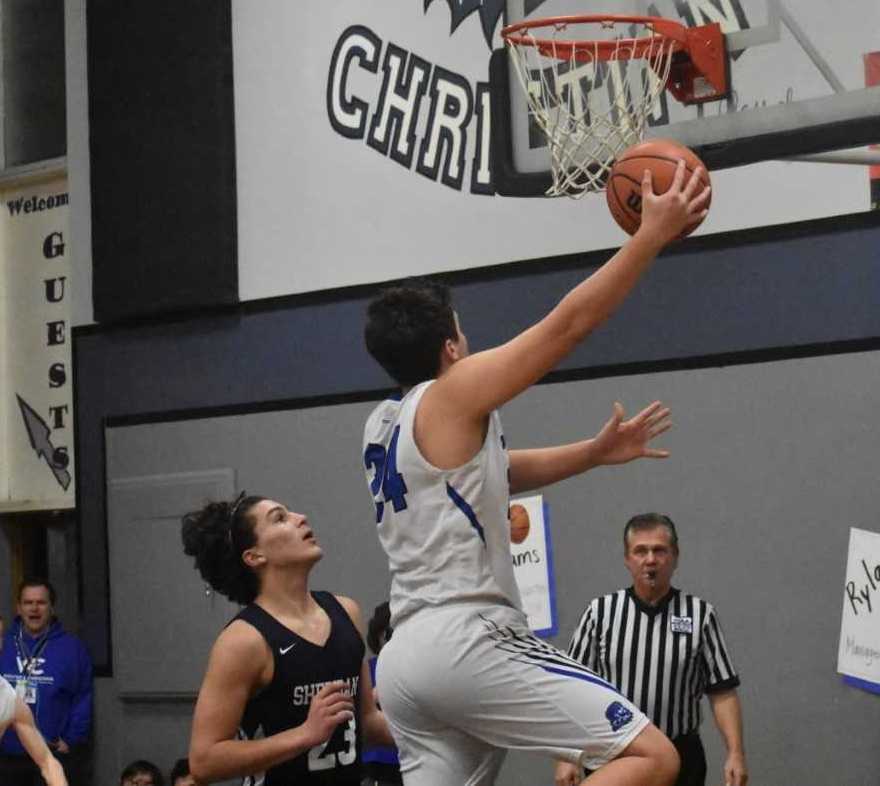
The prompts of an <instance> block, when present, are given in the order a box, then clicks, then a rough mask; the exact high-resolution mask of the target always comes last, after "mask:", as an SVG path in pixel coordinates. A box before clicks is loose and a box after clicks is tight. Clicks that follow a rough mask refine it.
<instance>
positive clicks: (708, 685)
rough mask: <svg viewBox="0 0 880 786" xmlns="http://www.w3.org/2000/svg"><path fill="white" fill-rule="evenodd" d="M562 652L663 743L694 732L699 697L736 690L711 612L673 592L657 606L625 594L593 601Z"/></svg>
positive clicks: (706, 606)
mask: <svg viewBox="0 0 880 786" xmlns="http://www.w3.org/2000/svg"><path fill="white" fill-rule="evenodd" d="M568 654H569V655H570V656H571V657H572V658H574V659H575V660H578V661H580V662H581V663H583V664H584V665H585V666H587V667H588V668H589V669H591V670H592V671H594V672H596V673H597V674H598V675H599V676H600V677H602V678H604V679H605V680H607V681H608V682H610V683H612V684H613V685H614V686H615V687H616V688H617V689H618V690H619V691H620V692H621V693H622V694H624V695H625V696H626V697H627V698H628V699H629V700H630V701H631V702H633V703H634V704H636V705H637V706H638V707H639V708H640V709H641V710H642V712H644V713H645V714H646V715H647V716H648V717H649V718H650V719H651V720H652V721H653V722H654V724H655V725H656V726H658V727H659V728H660V729H662V730H663V731H664V732H665V733H666V735H667V736H668V737H669V738H670V739H673V738H675V737H677V736H678V735H680V734H686V733H689V732H694V731H697V729H698V728H699V726H700V699H702V697H703V694H704V693H714V692H719V691H724V690H730V689H731V688H735V687H736V686H737V685H739V677H738V676H737V674H736V671H735V669H734V667H733V663H732V662H731V660H730V655H729V654H728V652H727V647H726V646H725V644H724V636H723V634H722V633H721V625H720V624H719V622H718V615H717V614H716V613H715V609H714V607H713V606H712V605H711V604H710V603H707V602H706V601H704V600H702V599H700V598H698V597H696V596H695V595H688V594H687V593H684V592H681V591H679V590H677V589H675V588H673V589H671V590H670V592H669V594H668V595H667V596H666V597H665V598H664V599H663V600H662V601H660V603H658V604H657V605H656V606H649V605H648V604H646V603H644V602H643V601H641V600H640V599H639V598H638V596H636V594H635V593H634V592H633V590H632V588H630V589H625V590H618V591H617V592H614V593H612V594H610V595H604V596H603V597H601V598H596V599H595V600H593V602H592V603H590V605H589V606H588V607H587V609H586V611H585V612H584V614H583V616H582V617H581V620H580V622H579V623H578V626H577V628H575V631H574V635H573V636H572V638H571V644H570V645H569V647H568Z"/></svg>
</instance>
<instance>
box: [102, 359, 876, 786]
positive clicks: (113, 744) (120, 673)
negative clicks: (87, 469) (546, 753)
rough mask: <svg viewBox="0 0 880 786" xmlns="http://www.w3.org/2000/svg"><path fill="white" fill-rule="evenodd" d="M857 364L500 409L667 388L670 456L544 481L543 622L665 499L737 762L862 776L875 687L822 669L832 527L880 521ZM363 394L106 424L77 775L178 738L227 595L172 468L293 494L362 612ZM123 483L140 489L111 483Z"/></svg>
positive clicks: (527, 779) (531, 406) (517, 780)
mask: <svg viewBox="0 0 880 786" xmlns="http://www.w3.org/2000/svg"><path fill="white" fill-rule="evenodd" d="M878 381H880V353H877V352H873V353H856V354H847V355H836V356H828V357H816V358H804V359H794V360H788V361H780V362H775V363H759V364H750V365H740V366H732V367H728V368H706V369H697V370H683V371H673V372H663V373H655V374H647V375H637V376H627V377H618V378H612V379H597V380H588V381H578V382H567V383H562V384H549V385H542V386H539V387H536V388H533V389H532V390H530V391H528V392H527V393H525V394H524V395H523V396H521V397H520V398H519V399H517V400H516V401H514V402H512V403H510V404H509V405H508V406H506V407H505V408H504V410H503V412H502V418H503V422H504V425H505V432H506V434H507V436H508V443H509V444H510V445H511V446H513V447H518V446H532V445H540V444H552V443H557V442H562V441H571V440H574V439H578V438H581V437H583V436H585V435H590V434H592V433H594V431H595V430H596V429H597V428H599V426H600V425H601V424H602V423H603V422H604V420H605V419H606V418H607V416H608V413H609V411H610V407H611V403H612V402H613V401H615V400H620V401H621V402H622V403H624V405H625V406H626V407H627V409H628V411H629V412H634V411H635V410H636V409H637V408H638V407H640V406H641V405H642V404H645V403H648V402H649V401H651V400H653V399H655V398H660V399H662V400H663V401H664V402H666V403H667V404H669V405H670V406H671V407H672V409H673V419H674V422H675V427H674V429H673V430H672V431H671V432H670V433H669V434H668V435H667V436H666V437H664V438H663V439H662V440H661V442H662V444H663V445H664V446H666V447H668V448H669V449H670V450H671V451H672V458H670V459H669V460H667V461H662V462H658V461H642V462H639V463H636V464H631V465H629V466H626V467H621V468H613V469H612V468H608V469H601V470H597V471H595V472H593V473H590V474H589V475H587V476H584V477H582V478H578V479H573V480H570V481H567V482H565V483H562V484H559V485H558V486H556V487H553V488H549V489H546V490H545V491H544V494H545V499H546V500H547V501H548V503H549V506H550V513H551V522H552V525H551V526H552V536H553V550H554V557H555V567H556V589H557V598H558V610H559V629H560V634H559V636H558V637H557V639H556V640H555V643H556V644H557V645H558V646H560V647H565V646H566V645H567V641H568V637H569V635H570V634H571V631H572V629H573V627H574V625H575V624H576V622H577V620H578V617H579V615H580V613H581V611H582V610H583V607H584V605H585V604H586V602H587V601H588V600H589V599H590V598H591V597H593V596H595V595H597V594H602V593H605V592H609V591H611V590H614V589H616V588H618V587H621V586H625V585H626V584H627V583H628V581H627V580H628V578H629V577H628V574H627V573H626V571H625V569H624V567H623V564H622V550H621V530H622V527H623V524H624V522H625V521H626V519H627V518H628V517H629V516H631V515H633V514H635V513H639V512H644V511H647V510H659V511H663V512H666V513H668V514H670V515H671V516H672V517H673V519H674V520H675V521H676V522H677V524H678V526H679V529H680V538H681V563H680V568H679V571H678V574H677V577H676V581H675V584H676V585H677V586H680V587H682V588H685V589H687V590H689V591H692V592H695V593H698V594H700V595H702V596H704V597H706V598H707V599H709V600H711V601H712V602H713V603H715V604H716V606H717V608H718V610H719V612H720V617H721V620H722V623H723V625H724V629H725V634H726V637H727V640H728V644H729V646H730V648H731V651H732V653H733V656H734V660H735V663H736V665H737V667H738V669H739V671H740V673H741V675H742V680H743V685H742V687H741V689H740V693H741V696H742V701H743V708H744V717H745V732H746V745H747V750H748V754H749V762H750V768H751V773H752V780H753V781H754V782H756V783H771V784H772V783H784V782H800V783H815V784H832V783H834V784H860V785H862V784H864V786H867V785H868V784H870V783H875V782H876V761H877V760H876V755H877V753H876V752H877V749H878V744H880V702H878V700H877V697H876V696H874V695H871V694H868V693H865V692H862V691H859V690H856V689H853V688H850V687H847V686H845V685H843V684H842V683H841V680H840V677H839V675H838V674H837V673H836V671H835V666H836V657H837V640H838V633H839V625H840V613H841V604H842V600H841V598H842V588H843V582H844V569H845V564H846V553H847V543H848V533H849V528H850V527H851V526H856V527H861V528H866V529H874V530H876V529H877V528H878V527H880V521H878V520H877V511H876V500H875V493H874V486H875V482H876V461H874V460H873V458H872V456H873V455H874V452H875V435H874V429H873V428H871V426H870V424H871V422H872V419H873V413H874V412H875V411H876V409H877V406H878V404H880V401H878V393H877V391H878ZM372 406H373V403H372V402H363V403H356V404H342V405H337V406H321V407H314V408H305V409H293V410H284V411H276V412H262V413H255V414H246V415H235V416H228V417H219V418H205V419H198V420H189V421H175V422H170V423H149V424H143V425H134V426H119V427H115V428H108V429H107V432H106V439H107V441H106V444H107V482H108V504H109V521H108V526H109V530H110V531H109V535H110V573H111V588H112V595H113V614H112V619H113V624H112V629H113V641H114V664H115V669H114V671H115V677H114V679H113V680H101V681H100V682H101V684H102V686H101V689H100V690H99V694H100V697H101V700H100V702H99V706H100V712H99V714H98V727H97V731H98V734H97V745H98V770H97V773H96V774H97V776H98V780H97V782H101V783H105V782H107V783H109V782H111V777H112V775H113V773H118V767H119V766H120V763H121V761H125V760H127V759H131V758H134V757H136V756H138V755H142V754H144V753H145V752H146V751H145V750H144V748H143V746H144V745H145V744H146V743H147V742H148V744H149V753H150V755H151V757H153V758H154V759H155V760H157V761H159V762H160V763H162V764H163V765H164V764H165V763H166V762H170V761H171V760H172V759H173V758H174V757H175V756H177V755H180V754H181V751H182V750H185V746H186V740H187V737H188V732H189V722H190V717H189V708H190V703H189V701H187V699H188V698H190V697H191V696H192V695H194V694H195V692H196V691H197V690H198V685H199V682H200V679H201V675H202V673H203V671H204V665H205V659H206V656H207V652H208V649H209V647H210V645H211V643H212V641H213V638H214V636H215V635H216V631H217V630H218V629H219V628H220V626H221V625H222V624H223V620H224V619H225V618H226V616H227V615H231V614H232V613H233V609H232V608H231V607H227V605H226V604H225V603H219V602H218V600H217V599H216V598H215V597H213V596H212V595H210V594H206V592H205V590H204V587H203V585H202V582H201V581H200V580H199V578H198V576H197V574H196V573H195V571H194V570H193V569H192V566H191V562H190V560H189V559H188V558H185V557H184V556H183V555H182V553H181V548H180V537H179V521H178V519H177V518H176V516H175V515H174V513H175V510H176V511H177V513H181V512H183V510H185V509H186V507H185V505H186V502H189V504H190V505H193V504H198V502H197V500H196V498H195V497H190V498H189V499H188V500H184V499H183V498H180V497H179V495H178V497H175V493H177V492H176V491H175V486H177V487H178V489H177V491H179V488H183V487H187V486H192V485H193V483H194V482H195V483H197V484H198V483H203V480H204V478H206V477H209V476H214V477H219V478H221V482H220V484H219V486H218V488H220V487H222V486H223V485H224V484H227V485H229V489H228V490H226V491H225V493H226V495H227V496H228V494H229V493H231V488H232V487H235V488H245V489H247V490H248V491H251V492H254V493H261V494H266V495H269V496H271V497H274V498H278V499H281V500H283V501H286V502H288V503H289V504H290V505H291V506H292V507H293V508H294V509H296V510H299V511H303V512H306V513H307V514H308V515H309V517H310V519H311V522H312V526H313V527H314V529H315V531H316V533H317V535H318V538H319V540H320V542H321V544H322V545H323V547H324V549H325V557H324V559H323V561H322V562H321V563H320V564H319V565H318V567H317V568H316V569H315V572H314V574H313V582H312V585H313V587H316V588H327V589H331V590H333V591H335V592H339V593H343V594H347V595H351V596H352V597H354V598H356V599H357V600H358V601H359V602H360V603H361V605H362V607H363V609H364V613H365V615H366V616H369V614H370V612H371V610H372V608H373V606H374V605H375V604H376V603H378V602H379V601H381V600H382V599H384V598H385V597H386V591H387V586H388V574H387V569H386V566H385V560H384V557H383V555H382V553H381V550H380V548H379V545H378V542H377V539H376V537H375V532H374V524H373V522H372V508H371V503H370V500H369V498H368V494H367V492H366V488H365V483H364V475H363V469H362V462H361V456H360V453H361V450H360V432H361V428H362V424H363V421H364V419H365V417H366V415H367V413H368V412H369V411H370V409H371V408H372ZM844 413H845V414H844ZM212 482H213V481H212ZM135 487H137V488H140V489H142V490H143V491H144V492H145V494H144V496H142V497H138V496H136V495H135V496H131V494H130V492H131V489H132V488H135ZM177 498H180V499H181V501H180V502H178V503H177V505H178V507H177V508H175V507H174V504H175V503H174V501H173V500H174V499H177ZM126 499H127V500H128V501H127V502H126ZM163 499H166V500H168V506H166V504H165V502H163ZM181 505H183V507H181ZM160 508H163V509H162V510H159V509H160ZM206 619H208V620H211V621H213V626H214V628H215V629H214V630H211V624H208V625H205V624H204V622H203V621H204V620H206ZM193 629H198V630H199V631H200V636H199V637H196V638H194V637H193V635H192V631H193ZM129 664H136V668H132V667H131V666H130V665H129ZM111 685H112V686H113V687H112V688H111V687H110V686H111ZM113 692H115V693H117V694H119V695H120V696H122V697H123V698H122V700H121V701H120V700H116V701H114V700H112V699H111V696H110V694H111V693H113ZM704 704H706V703H704ZM705 710H706V711H707V712H708V705H707V704H706V706H705ZM708 717H709V718H711V714H709V715H708ZM856 719H857V720H856ZM704 738H705V739H706V741H707V743H708V744H707V748H708V751H709V762H710V765H709V766H710V782H720V770H719V768H720V766H721V762H722V761H723V753H722V749H721V746H720V744H719V738H718V735H717V733H716V732H715V731H714V727H713V724H712V722H711V720H706V721H705V722H704ZM817 741H821V743H820V744H817ZM114 752H115V756H114ZM120 754H121V760H120ZM551 782H552V776H551V769H550V766H549V765H548V764H547V763H546V762H543V761H542V760H540V759H537V758H535V757H530V756H526V755H523V754H512V755H511V756H509V758H508V762H507V764H506V765H505V769H504V771H503V773H502V776H501V778H500V779H499V783H501V784H505V786H534V784H539V783H547V784H549V783H551Z"/></svg>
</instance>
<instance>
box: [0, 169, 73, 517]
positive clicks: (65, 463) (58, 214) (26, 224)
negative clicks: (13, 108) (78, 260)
mask: <svg viewBox="0 0 880 786" xmlns="http://www.w3.org/2000/svg"><path fill="white" fill-rule="evenodd" d="M0 215H2V217H0V250H2V255H0V267H2V271H0V282H2V295H3V299H4V301H5V302H4V304H3V307H2V308H0V320H2V336H3V337H4V343H5V353H4V354H3V356H2V357H0V362H2V374H0V417H2V418H3V419H4V421H5V433H0V438H2V439H3V450H4V453H5V461H4V462H3V465H2V468H0V474H2V475H3V478H2V482H0V492H2V494H0V506H2V509H3V510H33V509H53V508H72V507H73V506H74V488H73V475H74V468H73V444H74V437H73V385H72V379H73V377H72V373H71V348H70V271H69V252H68V238H67V226H68V192H67V181H66V179H65V178H63V177H61V178H58V179H55V180H52V181H51V182H46V183H41V184H38V185H32V186H22V187H19V188H17V189H14V190H11V191H7V192H3V193H2V194H0Z"/></svg>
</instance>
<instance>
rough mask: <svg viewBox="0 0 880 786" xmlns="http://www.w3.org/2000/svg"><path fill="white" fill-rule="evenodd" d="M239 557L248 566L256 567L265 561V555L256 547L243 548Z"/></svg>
mask: <svg viewBox="0 0 880 786" xmlns="http://www.w3.org/2000/svg"><path fill="white" fill-rule="evenodd" d="M241 558H242V560H243V561H244V564H245V565H247V566H248V567H249V568H258V567H260V565H264V564H265V563H266V555H265V554H263V552H262V551H260V550H259V549H258V548H250V549H245V550H244V551H243V552H242V553H241Z"/></svg>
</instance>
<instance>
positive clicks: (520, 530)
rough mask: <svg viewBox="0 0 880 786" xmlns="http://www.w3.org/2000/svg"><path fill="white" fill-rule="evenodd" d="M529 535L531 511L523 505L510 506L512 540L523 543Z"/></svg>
mask: <svg viewBox="0 0 880 786" xmlns="http://www.w3.org/2000/svg"><path fill="white" fill-rule="evenodd" d="M528 536H529V512H528V511H527V510H526V509H525V508H524V507H523V506H522V505H516V504H514V505H511V506H510V540H511V542H513V543H522V542H523V541H524V540H525V539H526V538H527V537H528Z"/></svg>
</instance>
